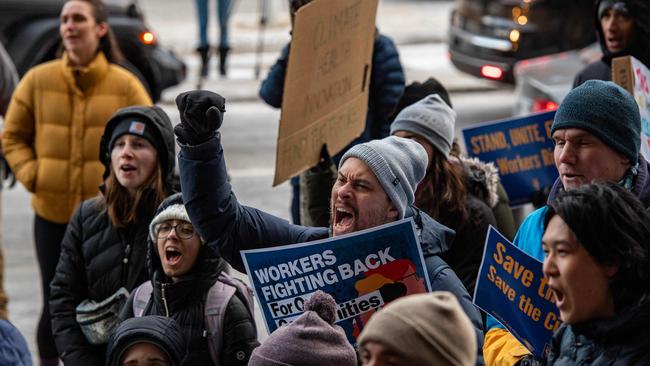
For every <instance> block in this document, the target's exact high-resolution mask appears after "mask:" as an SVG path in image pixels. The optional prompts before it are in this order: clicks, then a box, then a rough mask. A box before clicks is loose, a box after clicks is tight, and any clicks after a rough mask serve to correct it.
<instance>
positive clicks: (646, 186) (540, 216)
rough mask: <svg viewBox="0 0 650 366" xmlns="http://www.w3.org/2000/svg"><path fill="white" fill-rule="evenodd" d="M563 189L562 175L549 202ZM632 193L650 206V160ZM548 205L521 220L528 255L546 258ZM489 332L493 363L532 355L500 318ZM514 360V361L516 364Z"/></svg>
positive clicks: (519, 241)
mask: <svg viewBox="0 0 650 366" xmlns="http://www.w3.org/2000/svg"><path fill="white" fill-rule="evenodd" d="M561 189H563V188H562V181H561V180H560V178H558V179H557V180H556V181H555V183H554V184H553V187H552V188H551V192H550V194H549V196H548V203H551V202H553V201H554V200H555V197H557V195H558V193H559V192H560V190H561ZM632 193H633V194H634V195H635V196H636V197H637V198H639V200H640V201H641V203H642V204H643V206H644V207H646V208H650V163H648V161H646V160H645V159H644V158H643V156H639V172H638V174H637V176H636V179H635V180H634V184H633V186H632ZM547 210H548V206H544V207H542V208H539V209H537V210H535V211H533V212H532V213H531V214H530V215H528V216H527V217H526V218H525V219H524V222H522V223H521V226H520V227H519V230H518V231H517V236H516V237H515V240H514V242H513V243H514V244H515V245H516V246H517V247H518V248H519V249H521V250H523V251H524V252H526V253H527V254H528V255H530V256H532V257H534V258H536V259H538V260H540V261H543V260H544V251H543V250H542V245H541V243H542V236H543V235H544V230H545V227H544V217H545V216H546V211H547ZM487 328H488V332H487V334H486V336H485V346H484V348H485V350H484V353H485V356H486V359H487V360H488V362H489V363H492V362H497V361H503V360H510V361H513V360H514V361H516V360H517V359H519V358H521V357H523V356H525V355H527V354H529V352H528V350H527V349H526V348H525V347H524V346H522V345H521V343H519V341H517V339H516V338H515V337H514V336H513V335H512V334H510V333H509V332H508V331H507V330H505V329H504V328H503V326H502V325H501V324H500V323H499V322H497V320H496V319H494V318H493V317H491V316H489V315H488V317H487ZM514 361H513V363H514Z"/></svg>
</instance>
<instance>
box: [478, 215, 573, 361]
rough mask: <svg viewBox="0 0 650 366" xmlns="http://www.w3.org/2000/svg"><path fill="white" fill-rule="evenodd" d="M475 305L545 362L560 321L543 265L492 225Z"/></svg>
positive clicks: (486, 241) (479, 276)
mask: <svg viewBox="0 0 650 366" xmlns="http://www.w3.org/2000/svg"><path fill="white" fill-rule="evenodd" d="M474 304H476V306H478V307H480V308H481V309H483V310H484V311H485V312H487V313H488V314H490V315H492V316H493V317H494V318H495V319H497V320H498V321H499V322H500V323H501V324H503V326H504V327H506V328H507V329H508V331H510V333H512V334H513V335H514V336H515V337H516V338H517V339H518V340H519V341H520V342H521V344H523V345H524V346H525V347H526V348H528V350H529V351H530V352H531V353H533V354H534V355H535V356H536V357H539V358H542V359H546V356H547V353H548V349H549V346H550V342H551V337H552V336H553V332H555V330H557V328H558V327H559V326H560V324H561V321H560V312H559V310H558V309H557V307H556V306H555V303H554V302H553V292H552V291H551V288H550V287H549V286H548V280H547V278H546V277H544V273H543V272H542V262H540V261H538V260H537V259H535V258H533V257H531V256H529V255H528V254H526V253H524V252H523V251H522V250H521V249H519V248H517V247H516V246H514V245H513V244H512V243H510V242H509V241H508V239H506V238H505V237H504V236H503V235H501V234H500V233H499V232H498V231H497V230H496V229H495V228H494V227H492V226H490V229H489V230H488V234H487V238H486V240H485V252H484V254H483V262H482V264H481V269H480V270H479V274H478V278H477V279H476V289H475V291H474Z"/></svg>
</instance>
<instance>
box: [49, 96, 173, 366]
mask: <svg viewBox="0 0 650 366" xmlns="http://www.w3.org/2000/svg"><path fill="white" fill-rule="evenodd" d="M123 113H124V114H123ZM133 114H138V115H139V116H140V117H141V118H142V119H143V120H144V121H146V122H145V123H146V125H147V126H153V127H154V128H155V129H156V130H157V131H158V134H159V135H160V136H161V138H162V140H163V142H164V144H163V146H164V147H165V149H166V150H167V151H166V152H165V154H168V155H170V156H172V157H173V154H174V146H175V141H174V133H173V130H172V124H171V121H170V120H169V117H167V115H166V114H165V113H164V112H163V111H162V110H160V109H159V108H157V107H132V108H126V109H123V110H120V111H119V112H118V113H116V114H115V115H114V116H113V118H112V119H111V121H109V123H108V124H107V127H106V129H105V132H104V134H105V136H109V137H110V136H111V134H112V131H113V129H112V128H113V127H114V126H115V122H114V121H116V120H118V119H119V118H122V117H124V116H125V115H133ZM108 140H109V138H105V139H102V140H101V141H102V147H101V150H102V151H108V146H106V145H107V144H108ZM159 155H163V154H162V153H160V152H159ZM101 160H102V162H103V163H104V166H105V168H106V169H109V166H110V159H109V160H106V159H104V158H102V159H101ZM161 162H162V160H161ZM173 169H174V160H173V159H171V160H169V163H168V164H166V167H165V168H164V169H163V171H164V173H163V174H164V175H165V176H168V177H169V176H171V175H172V171H173ZM166 190H167V193H171V192H172V190H173V189H172V187H170V186H166ZM155 210H156V207H155V202H153V195H152V194H151V192H149V193H145V197H144V199H143V201H142V203H141V205H140V207H138V214H137V219H136V222H135V223H133V224H131V225H130V226H129V227H127V228H120V229H118V228H115V227H114V226H113V224H112V223H111V220H110V218H109V217H108V214H107V212H106V208H105V201H104V199H103V196H99V197H95V198H91V199H89V200H86V201H84V202H82V203H81V205H79V207H78V208H77V210H76V211H75V213H74V215H73V217H72V220H71V221H70V223H69V224H68V228H67V231H66V233H65V236H64V238H63V241H62V242H61V256H60V257H59V263H58V265H57V267H56V272H55V275H54V278H53V280H52V283H51V284H50V289H51V296H50V313H51V314H52V333H53V335H54V340H55V343H56V347H57V349H58V351H59V355H60V356H61V358H62V359H63V361H64V362H65V363H66V364H71V365H98V364H101V363H102V362H103V360H104V354H105V345H91V344H89V343H88V342H87V341H86V338H85V336H84V335H83V333H82V331H81V328H80V327H79V324H78V323H77V321H76V317H75V315H76V314H75V308H76V307H77V305H79V304H80V303H81V302H82V301H83V300H85V299H92V300H95V301H97V302H100V301H101V300H104V299H106V298H107V297H109V296H110V295H112V294H113V293H115V291H117V290H118V289H119V288H120V287H124V288H126V289H127V290H128V291H131V290H132V289H133V288H135V287H136V286H138V285H139V284H140V283H142V282H144V281H146V280H147V279H148V275H147V272H146V271H145V266H144V263H145V258H146V248H147V237H148V233H149V230H148V229H149V222H150V221H151V219H152V218H153V215H154V212H155Z"/></svg>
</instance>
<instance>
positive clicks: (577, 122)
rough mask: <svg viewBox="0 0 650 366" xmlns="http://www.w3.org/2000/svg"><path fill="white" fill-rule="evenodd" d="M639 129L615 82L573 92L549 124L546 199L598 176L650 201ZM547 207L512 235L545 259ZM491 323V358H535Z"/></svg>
mask: <svg viewBox="0 0 650 366" xmlns="http://www.w3.org/2000/svg"><path fill="white" fill-rule="evenodd" d="M640 129H641V121H640V116H639V109H638V107H637V104H636V101H635V100H634V98H633V97H632V96H631V95H630V94H629V93H628V92H627V91H625V90H624V89H623V88H621V87H619V86H617V85H616V84H614V83H612V82H609V81H600V80H589V81H587V82H585V83H584V84H582V85H580V86H579V87H577V88H575V89H573V90H572V91H571V92H569V94H568V95H567V96H566V98H565V99H564V101H563V102H562V104H560V107H559V108H558V110H557V113H556V115H555V119H554V121H553V125H552V126H551V134H552V137H553V140H554V141H555V150H554V158H555V166H556V167H557V170H558V172H559V173H560V177H559V178H558V180H557V181H556V182H555V184H554V185H553V188H552V189H551V192H550V194H549V198H548V202H549V203H553V202H554V201H555V197H556V196H557V195H558V193H559V192H561V191H564V190H572V189H576V188H579V187H581V186H583V185H585V184H589V183H592V182H594V181H611V182H616V183H618V184H619V185H621V186H622V187H624V188H625V189H626V190H628V191H630V192H631V193H632V194H633V195H635V196H636V197H637V198H639V200H640V201H641V203H642V205H643V206H644V207H646V208H647V207H650V176H649V170H650V169H649V168H650V164H649V163H648V162H647V161H646V160H645V159H644V158H643V156H641V155H640V154H639V145H640V140H639V134H640ZM547 210H548V207H546V206H545V207H542V208H540V209H538V210H536V211H533V212H532V213H531V214H530V215H528V217H526V219H525V220H524V222H523V223H522V224H521V227H520V228H519V231H518V232H517V236H516V237H515V240H514V244H515V245H516V246H518V247H519V248H520V249H522V250H523V251H525V252H526V253H528V254H529V255H531V256H532V257H534V258H537V259H539V260H543V259H544V252H543V251H542V245H541V243H542V234H543V233H544V229H545V227H546V226H545V222H544V217H545V215H546V211H547ZM487 326H488V328H489V331H488V333H487V334H486V340H485V345H484V347H483V352H484V354H485V357H486V360H487V362H488V364H504V365H513V364H515V363H517V362H520V361H522V359H523V362H529V361H530V362H534V360H532V355H530V352H528V350H527V349H526V348H525V347H524V346H523V345H521V343H519V341H517V340H516V339H515V338H514V336H513V335H511V334H510V333H509V332H508V331H506V330H505V329H504V328H503V327H502V326H501V325H500V324H499V323H498V322H497V321H496V320H495V319H494V318H492V317H490V316H488V319H487ZM524 358H525V359H524ZM524 364H526V363H524ZM531 364H532V363H531Z"/></svg>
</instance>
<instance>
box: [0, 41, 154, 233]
mask: <svg viewBox="0 0 650 366" xmlns="http://www.w3.org/2000/svg"><path fill="white" fill-rule="evenodd" d="M151 104H152V103H151V99H150V98H149V95H148V94H147V91H146V90H145V88H144V87H143V86H142V84H141V83H140V81H139V80H138V79H137V78H136V77H135V76H134V75H132V74H131V73H130V72H128V71H127V70H125V69H123V68H122V67H120V66H118V65H114V64H111V63H109V62H108V61H107V60H106V57H105V56H104V54H103V53H102V52H99V53H98V54H97V56H96V57H95V58H94V59H93V61H92V62H91V63H90V64H89V65H88V66H87V67H83V68H80V67H73V66H72V65H70V62H69V59H68V57H67V55H66V54H65V53H64V55H63V58H61V59H58V60H54V61H50V62H47V63H44V64H41V65H38V66H36V67H34V68H32V69H31V70H30V71H29V72H28V73H27V74H25V76H24V77H23V79H22V80H21V81H20V83H19V84H18V86H17V87H16V90H15V92H14V95H13V96H12V98H11V102H10V104H9V109H8V111H7V115H6V116H5V126H4V132H3V136H2V145H3V148H4V154H5V158H6V159H7V161H8V162H9V165H10V166H11V169H12V170H13V171H14V174H15V175H16V178H17V179H18V181H20V183H22V184H23V185H24V186H25V188H26V189H27V190H28V191H30V192H32V193H33V194H34V195H33V197H32V207H33V208H34V211H36V214H37V215H39V216H41V217H42V218H44V219H46V220H49V221H52V222H56V223H60V224H65V223H67V222H68V221H69V220H70V217H71V216H72V213H73V212H74V209H75V208H76V206H77V205H78V204H79V203H80V202H81V201H83V200H85V199H88V198H90V197H93V196H95V195H97V194H98V192H99V190H98V186H99V185H100V184H101V181H102V173H103V172H104V167H103V166H102V164H101V163H100V162H99V140H100V138H101V136H102V133H103V132H104V126H105V124H106V122H107V121H108V119H109V117H110V116H111V115H113V113H115V111H117V110H118V109H120V108H123V107H127V106H130V105H151Z"/></svg>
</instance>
